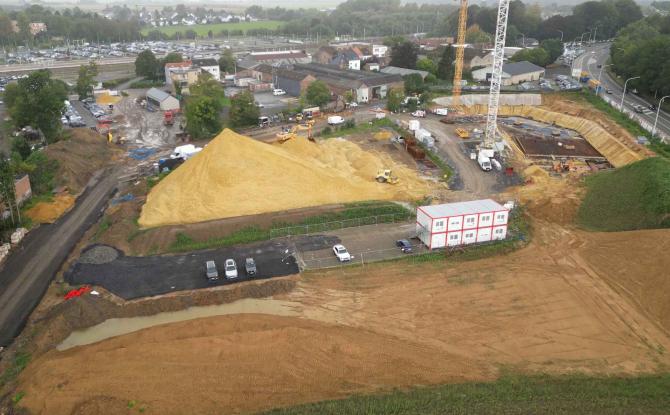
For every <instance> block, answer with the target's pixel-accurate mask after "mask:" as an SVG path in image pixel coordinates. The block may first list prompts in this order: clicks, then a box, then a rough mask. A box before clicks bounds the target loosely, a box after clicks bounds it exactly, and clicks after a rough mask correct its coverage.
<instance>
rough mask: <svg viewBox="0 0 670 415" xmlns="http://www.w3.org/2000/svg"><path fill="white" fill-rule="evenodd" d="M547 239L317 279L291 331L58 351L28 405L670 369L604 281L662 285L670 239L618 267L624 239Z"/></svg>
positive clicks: (239, 399) (264, 404)
mask: <svg viewBox="0 0 670 415" xmlns="http://www.w3.org/2000/svg"><path fill="white" fill-rule="evenodd" d="M534 225H535V229H536V231H535V234H534V239H533V241H532V242H531V244H530V245H529V246H528V247H527V248H525V249H522V250H520V251H517V252H515V253H513V254H510V255H507V256H501V257H494V258H489V259H484V260H480V261H474V262H467V263H449V264H448V266H445V263H443V262H439V263H428V264H423V265H408V264H405V263H400V262H399V263H393V264H376V265H372V266H366V267H359V268H354V269H344V270H341V269H338V270H333V271H328V272H312V273H308V274H306V275H304V276H303V277H302V278H301V279H300V281H299V282H298V286H297V288H296V289H295V290H294V291H292V292H289V293H287V294H283V295H278V296H277V297H276V300H277V303H278V304H277V307H286V306H288V307H290V308H291V313H283V314H282V315H281V316H279V315H272V314H275V313H276V312H275V311H273V309H274V308H273V307H270V306H268V307H264V308H259V309H258V310H257V312H258V313H259V314H247V315H237V316H236V315H228V316H221V317H210V318H204V319H198V320H192V321H187V322H181V323H173V324H168V325H162V326H156V327H152V328H149V329H145V330H142V331H139V332H136V333H131V334H127V335H124V336H119V337H116V338H112V339H109V340H105V341H101V342H99V343H95V344H91V345H88V346H82V347H75V348H73V349H70V350H67V351H64V352H57V351H55V350H52V351H50V352H48V353H46V354H45V355H43V356H42V357H40V358H38V359H37V360H36V361H34V362H32V363H31V364H30V366H29V367H28V368H27V369H26V371H24V372H23V373H22V374H21V376H20V385H19V389H18V390H21V391H25V392H26V395H25V397H24V399H23V400H22V402H21V404H22V405H25V406H26V407H27V408H28V409H30V410H31V411H32V413H35V414H84V413H96V412H101V411H103V409H104V412H105V413H124V412H122V411H124V410H127V403H128V402H129V401H136V402H137V403H138V405H141V406H143V407H145V409H146V412H147V413H161V414H179V413H183V412H184V410H185V408H186V407H188V412H189V413H193V414H209V413H240V412H252V411H257V410H263V409H267V408H271V407H276V406H283V405H291V404H297V403H302V402H309V401H315V400H322V399H330V398H340V397H343V396H347V395H350V394H355V393H370V392H377V391H380V390H389V389H391V388H393V387H403V386H413V385H418V384H431V383H440V382H460V381H465V380H472V379H491V378H493V377H495V376H496V375H497V373H498V370H499V368H500V367H501V366H503V367H513V368H515V370H521V371H525V370H527V371H531V372H543V373H565V372H574V371H578V372H585V373H597V374H639V373H649V372H654V371H656V370H659V368H662V367H667V366H665V365H667V364H669V363H670V356H669V355H668V353H667V352H666V351H667V350H668V349H669V348H670V339H669V337H668V336H667V334H665V333H664V332H663V331H662V330H661V329H660V328H659V327H658V326H657V325H656V324H655V323H654V322H652V321H651V320H650V319H649V318H647V317H645V316H644V315H643V313H642V312H641V311H640V309H638V308H637V307H635V306H634V305H633V303H632V302H629V301H627V300H626V299H624V298H623V297H622V296H621V295H619V294H618V293H617V292H616V291H615V290H613V289H612V288H611V287H610V285H608V284H607V283H606V282H605V281H604V280H603V276H614V275H617V272H618V270H617V269H616V267H618V266H619V264H617V263H616V262H613V261H612V258H616V257H618V256H620V255H622V253H623V252H626V253H627V255H633V256H638V257H640V258H641V257H643V254H644V257H648V258H655V259H654V260H655V261H659V262H662V264H660V265H659V266H657V267H656V266H655V267H649V265H648V264H646V263H645V262H644V261H637V262H634V263H629V264H627V267H628V268H627V271H628V272H630V273H634V274H636V275H649V277H650V278H661V277H662V273H663V272H664V270H667V269H668V267H670V258H669V257H668V256H667V255H663V253H664V252H663V249H665V247H666V246H667V243H668V241H670V232H666V231H664V232H658V231H640V232H634V234H635V237H636V238H640V239H650V240H654V242H655V243H654V244H647V245H645V246H644V247H642V248H640V249H639V250H638V248H637V247H636V246H635V245H633V246H631V245H625V244H608V249H607V250H606V251H604V252H605V253H606V256H597V257H591V256H590V255H585V254H584V253H585V252H590V251H591V250H592V249H593V248H594V247H596V246H598V245H599V244H603V243H606V241H607V239H608V238H611V237H614V238H615V239H616V238H618V236H617V235H616V234H589V233H585V232H581V231H577V230H574V229H571V228H566V227H562V226H559V225H553V224H550V223H547V222H544V221H536V222H535V224H534ZM629 234H633V233H629ZM612 235H613V236H612ZM642 251H644V252H642ZM651 274H654V275H651ZM656 274H658V275H656ZM270 301H271V300H270ZM138 374H141V376H138ZM183 379H189V381H188V382H183Z"/></svg>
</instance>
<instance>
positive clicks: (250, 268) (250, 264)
mask: <svg viewBox="0 0 670 415" xmlns="http://www.w3.org/2000/svg"><path fill="white" fill-rule="evenodd" d="M244 269H245V271H246V272H247V275H248V276H250V277H253V276H254V275H256V261H254V259H253V258H247V259H246V260H245V261H244Z"/></svg>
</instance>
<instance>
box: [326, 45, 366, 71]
mask: <svg viewBox="0 0 670 415" xmlns="http://www.w3.org/2000/svg"><path fill="white" fill-rule="evenodd" d="M329 63H330V64H331V65H334V66H337V67H338V68H340V69H351V70H355V71H360V70H361V59H360V58H359V56H358V55H357V54H356V52H354V51H353V50H352V49H346V50H343V51H340V52H338V53H337V55H335V57H334V58H333V59H332V60H331V61H330V62H329Z"/></svg>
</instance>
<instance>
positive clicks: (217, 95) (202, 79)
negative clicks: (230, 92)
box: [188, 73, 226, 109]
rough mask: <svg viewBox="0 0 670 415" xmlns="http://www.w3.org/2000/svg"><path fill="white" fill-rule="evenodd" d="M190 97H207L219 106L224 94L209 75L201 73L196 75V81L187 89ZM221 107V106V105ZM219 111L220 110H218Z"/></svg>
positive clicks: (217, 83) (218, 83) (221, 87)
mask: <svg viewBox="0 0 670 415" xmlns="http://www.w3.org/2000/svg"><path fill="white" fill-rule="evenodd" d="M188 90H189V92H190V93H191V95H199V96H207V97H210V98H212V99H214V101H216V102H218V103H219V104H220V103H222V102H223V101H224V99H225V97H226V92H225V90H224V89H223V86H222V85H221V83H220V82H218V81H217V80H216V79H214V77H212V75H210V74H209V73H201V74H200V75H198V81H197V82H196V83H194V84H193V85H191V86H190V87H189V88H188ZM221 107H223V105H221ZM220 109H221V108H220Z"/></svg>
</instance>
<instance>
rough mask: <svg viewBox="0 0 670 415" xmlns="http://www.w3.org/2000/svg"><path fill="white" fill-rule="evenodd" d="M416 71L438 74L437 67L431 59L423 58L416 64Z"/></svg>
mask: <svg viewBox="0 0 670 415" xmlns="http://www.w3.org/2000/svg"><path fill="white" fill-rule="evenodd" d="M416 69H419V70H422V71H426V72H430V73H431V74H433V75H435V74H437V65H436V64H435V62H433V60H432V59H429V58H421V59H419V60H418V61H417V62H416Z"/></svg>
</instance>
